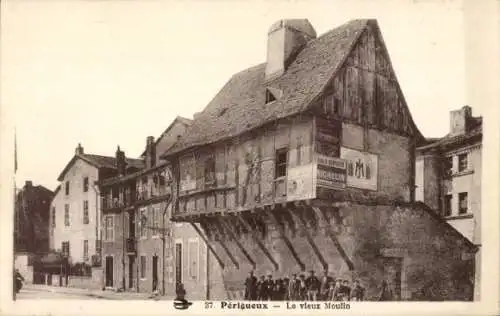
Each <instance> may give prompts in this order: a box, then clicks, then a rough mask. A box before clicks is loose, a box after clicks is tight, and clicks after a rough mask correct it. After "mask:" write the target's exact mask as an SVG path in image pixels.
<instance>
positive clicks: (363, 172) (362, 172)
mask: <svg viewBox="0 0 500 316" xmlns="http://www.w3.org/2000/svg"><path fill="white" fill-rule="evenodd" d="M340 157H341V158H342V159H344V160H346V163H347V182H346V184H347V186H349V187H353V188H359V189H366V190H372V191H376V190H377V180H378V156H377V155H374V154H370V153H366V152H361V151H358V150H355V149H350V148H345V147H341V148H340Z"/></svg>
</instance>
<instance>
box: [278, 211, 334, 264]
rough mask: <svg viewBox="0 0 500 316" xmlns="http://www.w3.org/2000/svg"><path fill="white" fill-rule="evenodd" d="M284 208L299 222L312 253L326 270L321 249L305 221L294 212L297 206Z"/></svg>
mask: <svg viewBox="0 0 500 316" xmlns="http://www.w3.org/2000/svg"><path fill="white" fill-rule="evenodd" d="M290 206H291V205H290ZM286 210H287V211H288V212H289V213H290V215H291V216H292V218H293V219H294V221H296V222H297V223H300V224H301V228H302V232H303V233H304V236H305V237H306V239H307V242H308V243H309V245H310V246H311V248H312V250H313V251H314V254H315V255H316V257H318V260H319V262H321V265H322V266H323V270H325V271H326V270H328V263H327V262H326V260H325V258H324V257H323V255H322V254H321V251H320V250H319V248H318V246H317V245H316V243H315V242H314V239H313V237H312V236H311V234H310V233H309V232H308V231H307V224H306V221H305V220H304V219H303V218H302V217H301V216H300V215H298V214H297V213H296V211H297V208H295V207H293V209H292V207H289V208H286Z"/></svg>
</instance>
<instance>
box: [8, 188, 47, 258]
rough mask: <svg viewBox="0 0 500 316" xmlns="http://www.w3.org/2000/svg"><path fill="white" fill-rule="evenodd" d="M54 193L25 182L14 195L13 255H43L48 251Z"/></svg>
mask: <svg viewBox="0 0 500 316" xmlns="http://www.w3.org/2000/svg"><path fill="white" fill-rule="evenodd" d="M53 195H54V193H53V192H52V191H50V190H49V189H47V188H45V187H44V186H41V185H37V186H35V185H33V182H32V181H26V183H25V185H24V187H23V188H22V189H20V190H19V191H18V192H17V193H16V200H15V206H14V219H15V220H14V253H32V254H34V253H44V252H47V251H48V250H49V229H48V227H49V218H50V201H51V200H52V197H53Z"/></svg>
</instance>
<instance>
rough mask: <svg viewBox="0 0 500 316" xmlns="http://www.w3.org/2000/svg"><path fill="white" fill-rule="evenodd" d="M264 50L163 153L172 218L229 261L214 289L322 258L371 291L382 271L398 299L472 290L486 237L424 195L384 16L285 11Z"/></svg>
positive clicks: (372, 295) (310, 265) (460, 295)
mask: <svg viewBox="0 0 500 316" xmlns="http://www.w3.org/2000/svg"><path fill="white" fill-rule="evenodd" d="M267 49H268V51H267V61H266V62H265V63H263V64H260V65H257V66H255V67H252V68H249V69H246V70H244V71H242V72H240V73H237V74H235V75H234V76H233V77H232V78H231V79H230V80H229V81H228V82H227V84H226V85H225V86H224V87H223V88H222V90H221V91H220V92H219V93H218V94H217V95H216V96H215V97H214V99H213V100H212V101H211V102H210V103H209V104H208V106H207V107H206V108H205V109H204V110H203V111H202V112H201V113H199V115H198V116H197V117H196V118H195V119H194V121H193V123H192V125H191V127H190V128H189V129H188V130H187V132H186V134H185V135H184V136H183V137H182V138H181V139H180V140H179V141H178V142H177V143H176V144H175V145H174V146H173V147H172V148H170V149H169V150H168V151H167V152H166V153H165V155H164V156H163V157H165V158H166V159H169V160H170V161H171V163H172V167H173V175H174V178H176V179H178V181H176V184H175V187H176V189H175V190H176V191H178V194H175V197H174V204H173V211H174V212H173V216H172V220H173V221H175V222H183V223H188V224H189V225H192V226H193V227H194V229H197V230H198V232H199V234H200V237H202V238H204V239H205V241H206V243H207V245H208V247H209V249H210V251H211V254H212V255H213V258H214V259H213V260H212V261H210V263H214V264H215V267H217V268H218V269H219V268H222V271H223V273H222V282H220V283H215V282H214V284H213V288H212V289H211V291H212V292H213V293H220V296H218V297H217V298H219V299H241V298H242V293H243V291H244V285H243V284H244V279H245V276H246V275H247V273H248V272H249V271H250V270H254V271H255V274H256V275H257V276H258V277H260V276H261V275H267V274H268V273H271V274H272V275H273V278H275V279H276V278H284V277H286V276H288V277H289V276H290V275H291V274H292V273H300V272H301V271H305V270H311V269H312V270H315V271H316V274H317V275H321V274H322V272H323V271H327V272H328V273H329V274H330V275H331V276H334V277H342V278H344V279H349V280H353V279H358V280H361V282H362V284H363V285H364V286H365V287H366V299H368V300H376V299H377V295H378V293H379V286H380V284H381V282H382V281H384V280H385V281H386V282H387V283H388V284H389V286H390V287H391V288H392V290H393V293H394V299H396V300H417V299H441V300H454V299H470V297H471V291H472V286H471V284H470V283H471V275H472V271H473V269H474V262H473V253H474V252H475V251H476V247H475V246H474V245H473V244H472V243H471V242H470V241H468V240H467V239H465V238H463V236H462V235H461V234H459V233H458V232H457V231H456V230H455V229H454V228H453V227H451V226H450V225H449V224H447V223H446V222H445V221H443V220H442V219H441V218H440V217H439V216H436V215H435V213H434V212H433V211H432V210H430V208H429V207H428V206H426V205H425V204H423V203H416V202H414V185H415V180H414V165H415V147H416V145H417V143H418V142H419V141H420V140H421V139H423V137H422V135H421V134H420V132H419V130H418V129H417V127H416V126H415V124H414V122H413V120H412V117H411V115H410V111H409V108H408V106H407V104H406V102H405V99H404V97H403V94H402V91H401V88H400V86H399V84H398V81H397V78H396V76H395V73H394V70H393V68H392V66H391V62H390V58H389V54H388V52H387V49H386V46H385V44H384V41H383V39H382V35H381V32H380V29H379V26H378V24H377V22H376V21H375V20H354V21H350V22H348V23H346V24H344V25H342V26H340V27H337V28H335V29H333V30H331V31H329V32H327V33H325V34H323V35H321V36H319V37H317V36H316V32H315V30H314V28H313V27H312V26H311V24H310V23H309V22H308V21H307V20H281V21H278V22H277V23H275V24H274V25H272V26H271V28H270V30H269V32H268V44H267ZM199 227H201V229H200V228H199ZM471 259H472V260H471ZM208 268H209V270H210V271H217V269H215V268H214V267H213V266H212V265H209V267H208ZM210 271H209V273H210ZM216 277H217V276H213V278H216ZM217 284H220V285H221V286H220V287H217ZM428 293H434V294H428ZM214 296H215V294H214Z"/></svg>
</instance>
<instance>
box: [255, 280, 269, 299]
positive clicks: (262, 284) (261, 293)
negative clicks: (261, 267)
mask: <svg viewBox="0 0 500 316" xmlns="http://www.w3.org/2000/svg"><path fill="white" fill-rule="evenodd" d="M266 299H267V297H266V280H265V279H264V276H263V275H261V276H260V280H259V281H258V282H257V300H259V301H264V300H266Z"/></svg>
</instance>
